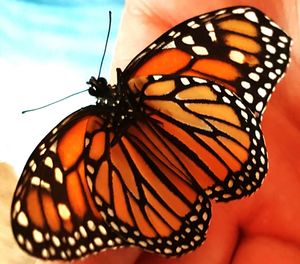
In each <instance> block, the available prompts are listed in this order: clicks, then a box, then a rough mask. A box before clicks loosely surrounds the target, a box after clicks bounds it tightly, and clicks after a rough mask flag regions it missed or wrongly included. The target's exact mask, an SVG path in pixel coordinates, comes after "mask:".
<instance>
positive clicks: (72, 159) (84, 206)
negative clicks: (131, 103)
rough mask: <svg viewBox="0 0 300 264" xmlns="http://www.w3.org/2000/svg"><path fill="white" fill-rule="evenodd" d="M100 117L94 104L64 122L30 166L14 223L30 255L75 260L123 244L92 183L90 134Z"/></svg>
mask: <svg viewBox="0 0 300 264" xmlns="http://www.w3.org/2000/svg"><path fill="white" fill-rule="evenodd" d="M95 114H96V113H95V107H94V106H89V107H86V108H83V109H81V110H79V111H77V112H75V113H73V114H71V115H70V116H68V117H67V118H65V119H64V120H63V121H62V122H61V123H60V124H59V125H57V126H56V127H55V128H54V129H53V130H52V131H51V132H50V133H49V134H48V135H47V136H46V137H45V138H44V139H43V140H42V141H41V143H40V144H39V145H38V146H37V148H36V149H35V150H34V152H33V153H32V155H31V156H30V158H29V160H28V162H27V163H26V165H25V168H24V170H23V173H22V175H21V178H20V180H19V182H18V185H17V188H16V191H15V195H14V199H13V203H12V209H11V221H12V227H13V232H14V235H15V237H16V240H17V242H18V244H19V245H20V246H21V248H23V249H24V250H25V251H27V252H28V253H29V254H31V255H34V256H36V257H39V258H44V259H74V258H79V257H82V256H84V255H86V254H88V253H91V252H94V251H96V252H97V251H99V250H101V249H104V248H108V247H117V246H118V245H120V244H124V242H123V240H122V239H121V238H120V237H118V236H117V235H116V234H115V233H113V232H112V231H111V230H110V229H109V228H108V227H107V225H106V223H105V221H104V220H103V217H102V216H101V215H100V213H99V212H98V210H97V208H96V206H95V204H94V201H93V199H92V197H91V194H90V192H89V189H88V185H87V179H86V175H85V166H84V155H85V154H84V153H85V133H86V126H87V123H88V120H89V119H90V118H92V117H93V115H95ZM98 118H100V117H98ZM102 121H103V120H102Z"/></svg>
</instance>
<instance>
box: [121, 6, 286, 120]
mask: <svg viewBox="0 0 300 264" xmlns="http://www.w3.org/2000/svg"><path fill="white" fill-rule="evenodd" d="M290 44H291V39H290V38H289V37H288V36H287V35H286V34H285V33H284V32H283V31H282V30H281V29H280V28H279V27H278V26H277V25H276V24H275V22H273V21H272V20H270V19H269V18H268V17H266V16H265V15H264V14H263V13H262V12H260V11H259V10H257V9H255V8H252V7H232V8H228V9H220V10H218V11H214V12H211V13H208V14H204V15H201V16H197V17H194V18H191V19H188V20H187V21H185V22H183V23H181V24H179V25H177V26H175V27H174V28H172V29H170V30H169V31H167V32H166V33H165V34H163V35H162V36H161V37H160V38H158V39H157V40H156V41H154V42H153V43H152V44H150V45H149V46H148V47H147V48H146V49H145V50H144V51H142V52H141V53H140V54H139V55H138V56H137V57H136V58H135V59H134V60H133V61H132V62H131V63H130V64H129V65H128V67H127V68H126V71H128V72H130V75H129V76H130V78H133V77H140V76H148V75H153V74H161V75H169V74H175V75H190V76H198V77H201V78H205V79H209V80H212V81H214V82H215V83H218V84H221V85H223V86H225V87H226V88H227V89H229V90H231V91H232V92H234V93H236V94H237V95H238V96H239V97H240V98H241V99H242V100H243V102H244V104H245V105H246V106H247V107H248V108H249V109H250V110H251V111H252V112H254V113H255V114H256V116H257V117H261V114H262V113H263V111H264V109H265V107H266V104H267V102H268V100H269V99H270V96H271V94H272V92H273V90H274V86H275V84H276V83H277V82H278V80H279V79H280V78H281V77H282V76H283V74H284V71H285V69H286V67H287V65H288V62H289V53H290Z"/></svg>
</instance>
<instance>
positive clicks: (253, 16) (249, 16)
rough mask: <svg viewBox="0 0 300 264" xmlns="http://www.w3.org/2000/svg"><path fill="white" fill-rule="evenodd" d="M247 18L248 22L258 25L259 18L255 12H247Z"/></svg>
mask: <svg viewBox="0 0 300 264" xmlns="http://www.w3.org/2000/svg"><path fill="white" fill-rule="evenodd" d="M245 17H246V18H247V19H248V20H250V21H252V22H254V23H258V18H257V16H256V14H255V13H254V12H253V11H248V12H246V13H245Z"/></svg>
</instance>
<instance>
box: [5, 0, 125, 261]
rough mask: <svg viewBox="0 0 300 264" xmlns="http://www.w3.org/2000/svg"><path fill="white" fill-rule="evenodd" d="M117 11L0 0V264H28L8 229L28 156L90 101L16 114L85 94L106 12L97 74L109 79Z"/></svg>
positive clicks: (82, 1) (74, 0) (103, 3)
mask: <svg viewBox="0 0 300 264" xmlns="http://www.w3.org/2000/svg"><path fill="white" fill-rule="evenodd" d="M123 5H124V0H113V1H111V0H89V1H86V0H1V1H0V91H1V95H0V120H1V129H0V186H1V189H0V206H1V207H0V213H1V214H0V221H1V222H0V263H1V264H6V263H25V262H26V263H27V264H29V263H32V262H30V260H28V259H27V258H26V257H25V255H23V254H22V252H21V250H19V249H18V248H17V247H16V243H15V242H14V241H13V240H12V234H11V230H10V225H9V210H10V203H11V199H12V193H13V191H14V188H15V185H16V180H17V176H18V175H20V173H21V172H22V169H23V166H24V165H25V163H26V161H27V159H28V157H29V155H30V154H31V152H32V151H33V149H34V148H35V146H36V145H37V144H38V143H39V142H40V140H41V139H42V138H43V137H44V136H45V135H46V134H47V133H48V132H49V131H50V130H51V129H52V128H53V127H54V126H55V125H56V124H57V123H58V122H60V121H61V120H62V119H63V118H64V117H66V116H67V115H68V114H70V113H72V112H74V111H75V110H77V109H79V108H81V107H84V106H86V105H89V104H93V103H94V102H95V100H94V98H92V97H91V96H89V95H88V93H84V94H80V95H77V96H74V97H72V98H70V99H67V100H65V101H63V102H61V103H59V104H56V105H53V106H51V107H48V108H46V109H42V110H39V111H36V112H32V113H27V114H22V113H21V112H22V111H23V110H26V109H30V108H35V107H38V106H41V105H45V104H48V103H50V102H52V101H55V100H57V99H60V98H62V97H65V96H67V95H70V94H72V93H75V92H78V91H81V90H84V89H86V88H87V85H86V81H88V80H89V78H90V77H91V75H94V76H97V74H98V70H99V64H100V61H101V58H102V54H103V48H104V42H105V39H106V35H107V27H108V12H109V10H111V11H112V28H111V35H110V39H109V44H108V48H107V53H106V57H105V61H104V65H103V68H102V74H101V75H102V76H103V77H106V78H108V77H109V72H110V62H111V58H112V57H113V52H114V45H115V40H116V36H117V31H118V27H119V23H120V19H121V13H122V8H123ZM11 166H12V167H11ZM12 175H14V176H15V175H17V176H16V177H13V176H12ZM10 176H11V177H10ZM20 252H21V253H20ZM31 261H33V260H32V259H31Z"/></svg>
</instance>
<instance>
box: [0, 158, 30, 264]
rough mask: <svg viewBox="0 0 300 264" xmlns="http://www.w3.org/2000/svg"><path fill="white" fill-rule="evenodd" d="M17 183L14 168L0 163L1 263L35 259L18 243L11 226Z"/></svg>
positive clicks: (26, 262)
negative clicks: (13, 199) (11, 213)
mask: <svg viewBox="0 0 300 264" xmlns="http://www.w3.org/2000/svg"><path fill="white" fill-rule="evenodd" d="M16 184H17V176H16V174H15V172H14V170H13V169H12V168H11V167H10V166H9V165H7V164H5V163H0V264H19V263H20V264H21V263H22V264H24V263H25V264H32V263H35V259H34V258H32V257H30V256H28V255H27V254H26V253H24V252H23V251H22V250H21V249H20V248H19V246H18V245H17V243H16V241H15V239H14V237H13V234H12V229H11V226H10V205H11V201H12V197H13V192H14V190H15V187H16Z"/></svg>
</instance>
